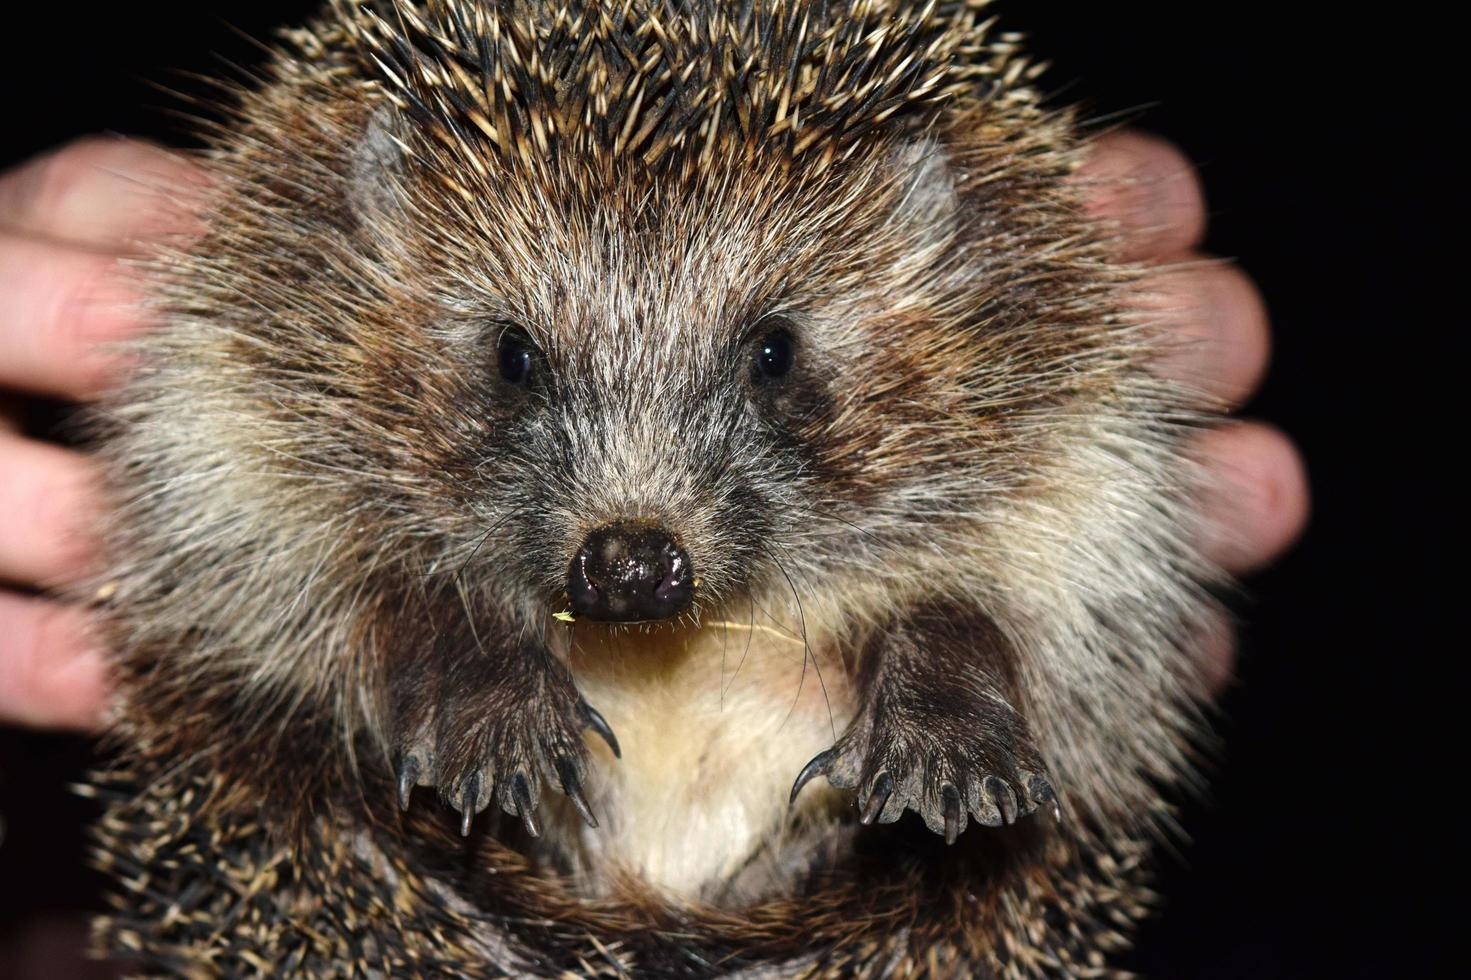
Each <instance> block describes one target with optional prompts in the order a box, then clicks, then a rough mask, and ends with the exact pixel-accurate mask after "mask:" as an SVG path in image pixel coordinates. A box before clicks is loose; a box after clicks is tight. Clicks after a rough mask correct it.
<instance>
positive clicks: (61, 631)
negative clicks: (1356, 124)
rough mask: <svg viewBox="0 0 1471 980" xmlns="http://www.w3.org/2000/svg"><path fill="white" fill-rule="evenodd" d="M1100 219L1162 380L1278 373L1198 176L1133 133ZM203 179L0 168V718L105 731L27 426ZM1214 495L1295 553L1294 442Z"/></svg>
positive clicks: (1249, 548)
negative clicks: (1135, 288)
mask: <svg viewBox="0 0 1471 980" xmlns="http://www.w3.org/2000/svg"><path fill="white" fill-rule="evenodd" d="M1078 179H1079V180H1081V181H1083V182H1084V184H1085V186H1086V188H1087V193H1088V196H1089V201H1090V203H1091V207H1092V208H1093V210H1094V212H1095V213H1096V214H1097V215H1098V216H1099V217H1100V218H1102V219H1104V220H1106V221H1109V222H1112V223H1114V224H1116V226H1117V227H1118V228H1119V230H1120V232H1121V235H1120V239H1119V242H1120V249H1121V253H1122V254H1121V256H1120V257H1121V258H1124V259H1127V260H1130V261H1135V262H1139V263H1143V264H1145V265H1147V266H1149V267H1150V269H1151V271H1150V273H1149V274H1148V277H1147V280H1146V282H1145V283H1144V287H1143V288H1142V289H1141V290H1140V299H1139V302H1140V305H1141V307H1142V308H1145V309H1148V310H1149V311H1150V313H1151V314H1153V315H1155V316H1157V317H1158V319H1159V321H1160V322H1161V324H1162V325H1164V326H1165V327H1166V328H1167V330H1168V332H1169V334H1170V335H1171V336H1174V337H1178V338H1179V339H1180V340H1181V341H1183V342H1181V343H1178V344H1171V345H1170V353H1169V355H1168V356H1167V357H1165V358H1163V359H1162V360H1161V362H1160V369H1161V370H1162V371H1166V372H1168V373H1170V374H1171V375H1172V376H1174V377H1176V378H1178V379H1180V380H1182V381H1185V382H1187V383H1188V384H1189V385H1190V386H1191V387H1192V389H1193V390H1195V391H1197V392H1199V393H1200V395H1201V397H1202V399H1203V400H1206V401H1208V402H1209V403H1210V405H1211V407H1216V408H1225V409H1234V408H1236V407H1239V406H1240V405H1241V404H1243V403H1244V402H1245V401H1246V400H1247V399H1248V398H1249V397H1250V396H1251V394H1252V393H1253V392H1254V391H1255V390H1256V387H1257V385H1258V384H1259V383H1260V381H1261V378H1262V376H1263V374H1264V373H1265V371H1266V367H1267V362H1268V356H1269V346H1270V335H1269V327H1268V321H1267V313H1266V309H1265V307H1264V306H1263V304H1262V300H1261V297H1260V295H1259V294H1258V292H1257V289H1256V287H1255V286H1254V285H1253V284H1252V282H1251V280H1250V279H1249V278H1248V277H1247V276H1246V275H1245V274H1244V273H1243V272H1242V271H1241V270H1240V269H1239V268H1237V267H1235V266H1234V265H1231V264H1228V263H1223V262H1218V261H1212V260H1209V259H1208V258H1207V257H1206V256H1204V255H1202V254H1201V253H1200V252H1199V251H1198V247H1199V245H1200V243H1201V241H1202V239H1203V236H1204V234H1205V225H1206V217H1205V215H1206V212H1205V204H1204V200H1203V198H1202V194H1201V189H1200V184H1199V180H1198V178H1197V176H1196V173H1195V171H1194V169H1193V168H1192V167H1191V166H1190V164H1189V163H1188V162H1187V161H1186V160H1185V158H1184V157H1183V156H1182V155H1181V154H1180V153H1179V151H1177V150H1176V149H1174V148H1173V147H1171V146H1170V145H1169V144H1167V143H1164V142H1162V141H1161V140H1159V139H1156V138H1154V137H1151V136H1146V135H1143V134H1140V133H1136V132H1122V133H1116V134H1113V135H1110V136H1107V137H1104V138H1103V139H1101V140H1099V141H1098V142H1097V143H1096V144H1095V146H1094V149H1093V155H1092V157H1091V159H1090V161H1089V163H1088V164H1087V165H1086V166H1085V167H1084V168H1083V170H1082V171H1081V172H1080V174H1079V176H1078ZM200 187H201V177H200V175H199V173H198V171H197V170H196V169H195V167H194V166H193V165H192V164H190V163H189V162H188V161H187V160H185V159H184V158H183V157H181V156H179V155H177V154H171V153H168V152H166V151H164V150H161V149H159V148H157V147H154V146H150V145H148V144H145V143H140V142H136V141H131V140H124V139H111V138H88V139H83V140H80V141H78V142H75V143H72V144H70V145H68V146H66V147H63V148H61V149H59V150H55V151H52V152H50V153H47V154H44V155H42V156H40V157H38V158H36V159H34V160H31V161H30V162H28V163H25V164H23V165H21V166H19V167H17V168H15V169H13V170H11V171H9V172H7V173H4V174H0V724H12V725H24V726H30V727H35V728H50V729H76V730H83V731H93V730H96V729H98V728H99V727H100V726H102V725H103V724H104V723H105V719H106V716H107V708H108V704H109V699H110V696H111V686H110V685H109V683H108V680H107V671H106V657H105V653H104V651H103V650H102V649H101V648H100V647H99V646H98V644H97V643H96V642H95V641H94V639H93V638H92V636H91V635H90V630H89V624H88V619H87V616H86V614H85V613H84V612H83V611H82V610H81V609H79V608H76V607H73V606H68V605H66V604H63V603H62V602H60V601H57V600H55V599H53V598H49V597H47V593H48V592H53V591H54V590H55V589H57V588H60V587H64V586H65V585H66V584H68V583H70V582H75V581H78V580H79V579H80V578H81V577H83V576H85V575H87V574H88V573H89V572H90V571H92V570H93V566H94V565H95V564H96V563H97V561H98V560H99V559H98V552H97V546H96V542H95V541H93V540H92V539H91V538H90V537H89V535H88V533H87V531H86V530H85V529H86V528H87V526H88V524H89V523H90V522H89V518H90V517H91V516H92V515H95V514H96V513H97V509H98V507H99V499H98V490H97V484H96V474H95V473H94V471H93V469H92V467H91V465H90V464H89V462H88V460H87V459H86V458H85V457H84V456H82V455H81V454H80V453H78V452H75V451H72V450H70V449H66V448H63V447H61V446H59V445H56V444H53V443H47V442H42V441H38V440H36V439H32V438H27V437H25V436H23V435H22V434H21V431H20V425H19V421H18V420H19V417H20V413H21V410H22V409H23V407H24V400H25V399H26V398H27V397H30V396H46V397H53V398H55V397H59V398H63V399H69V400H75V401H87V400H89V399H93V398H95V397H97V396H98V395H99V394H100V393H102V392H103V391H105V390H106V388H107V386H108V385H109V384H112V383H115V381H116V379H117V378H118V377H119V376H120V374H121V373H122V372H123V371H125V370H126V365H125V364H124V363H122V362H121V361H120V360H119V358H118V357H117V356H116V355H115V354H113V353H110V348H109V346H108V342H109V341H115V340H119V339H123V338H126V337H128V336H129V335H132V334H134V333H136V332H138V331H142V330H146V329H147V328H148V323H147V322H146V319H145V318H144V316H143V315H142V314H141V313H140V312H138V311H137V310H136V308H135V307H134V306H133V304H132V303H131V302H130V299H131V297H130V295H129V291H128V287H127V285H126V280H125V277H124V276H122V275H120V274H119V267H120V260H122V259H124V258H125V257H126V256H128V255H130V254H136V253H137V252H138V251H139V250H140V249H141V248H144V247H146V243H147V242H149V241H150V240H154V239H157V238H159V237H160V236H170V235H179V234H186V235H187V234H188V233H189V230H190V225H191V218H190V217H189V214H190V212H189V201H190V200H191V198H192V197H193V196H194V195H195V194H197V192H198V189H199V188H200ZM1196 448H1197V451H1198V454H1199V458H1200V459H1201V460H1202V461H1203V462H1204V464H1205V466H1206V468H1207V470H1208V474H1207V475H1208V477H1209V479H1207V480H1206V483H1207V484H1209V485H1211V486H1213V487H1215V488H1217V489H1216V490H1215V491H1214V492H1212V493H1211V494H1209V495H1208V496H1207V497H1206V499H1205V500H1204V507H1205V508H1206V516H1207V518H1208V521H1207V523H1208V524H1209V525H1210V526H1211V527H1213V528H1214V530H1213V531H1212V532H1211V534H1210V535H1209V539H1208V540H1207V541H1205V542H1203V546H1204V548H1205V550H1206V552H1207V554H1208V555H1209V556H1210V557H1211V558H1212V559H1214V560H1215V561H1216V562H1218V563H1219V564H1220V565H1222V566H1223V567H1224V568H1225V569H1226V570H1227V571H1229V572H1231V573H1233V574H1235V575H1246V574H1249V573H1250V572H1252V571H1254V570H1256V569H1259V568H1261V567H1262V566H1264V565H1266V564H1268V563H1269V562H1271V561H1272V560H1273V559H1275V558H1276V557H1277V556H1279V555H1280V554H1282V552H1283V551H1285V550H1286V549H1287V548H1288V547H1289V546H1290V545H1291V544H1292V542H1293V541H1294V540H1295V539H1296V538H1297V536H1298V535H1299V534H1300V533H1301V531H1302V528H1303V526H1304V525H1305V523H1306V521H1307V514H1308V487H1307V479H1306V475H1305V473H1304V469H1303V464H1302V459H1301V457H1300V455H1299V453H1298V451H1297V449H1296V447H1295V446H1294V445H1293V444H1292V442H1291V440H1290V439H1288V438H1287V437H1286V436H1285V435H1284V434H1283V433H1282V432H1280V431H1278V430H1277V429H1274V428H1272V427H1271V426H1269V425H1265V424H1263V423H1260V422H1253V421H1243V420H1231V421H1227V422H1224V423H1222V424H1220V425H1218V426H1216V427H1215V428H1214V429H1212V430H1210V431H1207V432H1204V433H1203V434H1202V435H1201V436H1200V437H1199V441H1198V445H1197V447H1196ZM1201 642H1202V643H1203V644H1205V645H1206V650H1207V652H1208V657H1209V663H1210V664H1211V665H1212V667H1211V669H1212V673H1213V677H1214V679H1215V683H1216V687H1217V688H1219V687H1220V686H1221V685H1222V684H1224V683H1225V682H1226V680H1227V679H1228V678H1229V677H1230V673H1231V664H1232V661H1233V647H1232V640H1231V635H1230V630H1229V629H1228V628H1227V627H1226V626H1225V625H1224V624H1222V626H1221V628H1220V629H1219V630H1217V631H1215V633H1214V634H1213V635H1211V636H1208V637H1203V638H1202V641H1201Z"/></svg>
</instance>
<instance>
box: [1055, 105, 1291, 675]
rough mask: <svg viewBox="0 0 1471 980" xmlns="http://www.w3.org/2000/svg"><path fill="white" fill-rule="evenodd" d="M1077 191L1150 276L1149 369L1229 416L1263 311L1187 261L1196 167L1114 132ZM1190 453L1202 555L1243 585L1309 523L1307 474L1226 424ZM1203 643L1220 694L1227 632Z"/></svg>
mask: <svg viewBox="0 0 1471 980" xmlns="http://www.w3.org/2000/svg"><path fill="white" fill-rule="evenodd" d="M1078 180H1080V181H1081V182H1082V184H1083V186H1084V188H1085V189H1086V193H1087V196H1088V200H1089V203H1090V206H1091V209H1092V211H1093V213H1094V215H1095V216H1097V217H1098V218H1100V219H1102V220H1104V221H1106V222H1109V223H1110V224H1112V225H1114V226H1115V227H1116V228H1117V229H1118V231H1119V234H1120V238H1119V245H1120V252H1121V254H1120V256H1119V257H1120V258H1122V259H1125V260H1128V261H1131V262H1137V263H1140V264H1142V265H1144V266H1146V267H1147V268H1148V269H1149V272H1148V273H1147V274H1146V276H1145V278H1144V281H1143V282H1142V283H1140V289H1139V293H1138V295H1139V304H1140V307H1141V308H1142V309H1143V310H1144V311H1145V312H1146V314H1147V315H1149V316H1150V317H1151V319H1152V320H1153V321H1154V322H1155V323H1157V324H1158V325H1159V326H1160V327H1161V328H1162V331H1161V332H1162V335H1163V337H1162V339H1163V340H1164V342H1165V343H1166V344H1167V345H1168V352H1167V353H1166V354H1165V356H1163V357H1162V358H1161V359H1160V361H1159V362H1158V369H1159V370H1160V371H1161V372H1162V373H1164V374H1166V375H1168V376H1169V377H1171V378H1173V379H1174V380H1176V381H1180V382H1183V383H1184V384H1185V385H1187V386H1189V388H1190V390H1192V391H1194V392H1195V393H1197V394H1198V395H1199V396H1200V399H1201V404H1200V406H1199V407H1201V408H1205V409H1209V410H1214V411H1232V410H1234V409H1237V408H1240V407H1241V405H1242V404H1244V403H1245V402H1246V400H1247V399H1248V398H1250V397H1251V395H1252V394H1253V393H1254V392H1255V391H1256V389H1257V386H1258V385H1259V384H1260V383H1261V380H1262V378H1263V376H1264V375H1265V374H1266V370H1267V363H1268V359H1269V357H1270V351H1271V333H1270V328H1269V324H1268V320H1267V311H1266V307H1265V306H1264V305H1263V303H1262V299H1261V296H1260V294H1258V292H1257V289H1256V286H1255V285H1253V284H1252V281H1251V279H1250V278H1249V277H1248V276H1247V275H1246V273H1244V272H1243V271H1242V270H1241V269H1240V268H1238V267H1237V266H1235V265H1232V264H1230V263H1227V262H1222V261H1220V260H1217V259H1213V258H1211V257H1210V256H1207V255H1205V254H1203V253H1201V252H1200V251H1199V250H1198V249H1199V246H1200V243H1201V241H1202V240H1203V239H1204V237H1205V227H1206V214H1205V202H1204V198H1203V196H1202V193H1201V188H1200V183H1199V180H1198V178H1197V175H1196V173H1195V168H1193V167H1192V166H1191V165H1190V163H1189V161H1187V160H1186V159H1185V157H1184V156H1182V155H1181V154H1180V152H1179V151H1178V150H1176V149H1175V148H1174V147H1172V146H1171V145H1169V144H1168V143H1166V142H1164V141H1163V140H1160V139H1157V138H1155V137H1152V136H1147V135H1145V134H1143V133H1138V132H1122V133H1116V134H1113V135H1110V136H1107V137H1104V138H1103V139H1101V140H1099V141H1098V143H1097V144H1096V145H1095V146H1094V147H1093V152H1092V155H1091V157H1090V158H1089V160H1088V162H1087V163H1086V164H1085V165H1084V166H1083V168H1082V169H1081V170H1080V171H1079V173H1078ZM1195 454H1196V457H1197V458H1198V459H1199V461H1200V462H1201V464H1202V466H1203V469H1204V472H1203V474H1202V477H1203V484H1204V487H1205V489H1206V494H1205V498H1204V499H1203V501H1202V505H1203V509H1204V513H1203V517H1204V520H1203V522H1202V523H1203V525H1204V527H1205V529H1206V535H1207V537H1206V540H1205V541H1204V542H1202V547H1203V550H1204V552H1205V556H1206V557H1207V558H1208V559H1210V560H1211V561H1213V562H1215V563H1216V564H1217V565H1219V566H1220V567H1221V568H1222V569H1224V570H1225V571H1227V572H1229V573H1231V574H1233V575H1237V576H1242V575H1246V574H1249V573H1251V572H1253V571H1256V570H1258V569H1260V568H1262V567H1263V566H1265V565H1267V564H1269V563H1270V562H1271V561H1272V560H1273V559H1275V558H1277V557H1278V556H1280V555H1281V554H1282V553H1283V552H1284V551H1286V550H1287V549H1288V547H1290V546H1291V544H1292V543H1293V542H1294V541H1295V540H1296V539H1297V537H1298V536H1299V535H1300V534H1301V533H1302V530H1303V528H1304V527H1305V526H1306V524H1307V518H1308V481H1307V474H1306V472H1305V470H1304V467H1303V462H1302V457H1301V455H1300V454H1299V453H1298V450H1297V448H1296V447H1295V446H1294V445H1293V443H1292V441H1291V440H1290V439H1289V438H1288V437H1287V436H1286V435H1284V434H1283V433H1282V432H1281V431H1279V430H1278V429H1275V428H1273V427H1272V426H1270V425H1266V424H1264V423H1262V422H1254V421H1243V420H1234V419H1233V420H1227V421H1224V422H1222V423H1221V424H1218V425H1217V426H1215V427H1214V428H1212V429H1210V430H1208V431H1206V432H1204V433H1203V434H1202V435H1201V436H1199V437H1198V439H1197V442H1196V446H1195ZM1203 642H1204V643H1205V644H1206V649H1205V650H1204V651H1203V653H1204V661H1203V662H1204V664H1205V666H1206V670H1207V672H1208V676H1207V680H1208V681H1209V683H1210V687H1211V689H1212V690H1213V691H1215V692H1219V691H1220V689H1221V688H1222V687H1223V686H1225V683H1226V681H1227V680H1228V679H1229V677H1230V675H1231V668H1232V663H1233V661H1234V659H1235V658H1234V650H1235V647H1234V643H1233V635H1232V631H1231V629H1230V627H1229V625H1228V624H1227V623H1225V622H1221V623H1219V624H1217V628H1216V629H1215V630H1214V631H1213V633H1212V635H1211V636H1209V637H1206V638H1204V639H1203Z"/></svg>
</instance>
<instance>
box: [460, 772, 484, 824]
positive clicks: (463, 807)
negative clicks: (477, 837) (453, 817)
mask: <svg viewBox="0 0 1471 980" xmlns="http://www.w3.org/2000/svg"><path fill="white" fill-rule="evenodd" d="M479 802H480V773H478V772H472V773H471V774H470V777H469V778H468V779H466V780H465V784H464V788H463V789H461V790H460V836H461V837H469V836H470V822H471V821H473V820H474V819H475V814H476V812H477V811H478V809H479V806H478V804H479Z"/></svg>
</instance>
